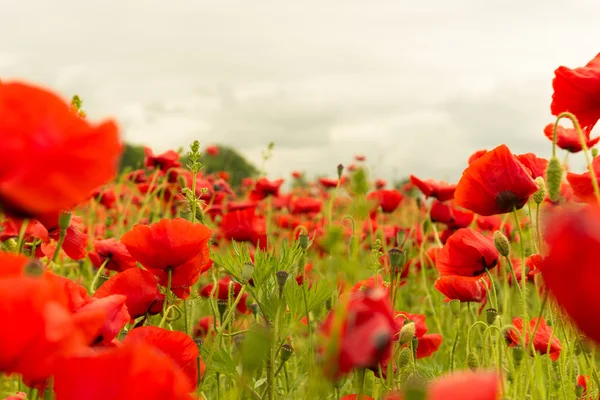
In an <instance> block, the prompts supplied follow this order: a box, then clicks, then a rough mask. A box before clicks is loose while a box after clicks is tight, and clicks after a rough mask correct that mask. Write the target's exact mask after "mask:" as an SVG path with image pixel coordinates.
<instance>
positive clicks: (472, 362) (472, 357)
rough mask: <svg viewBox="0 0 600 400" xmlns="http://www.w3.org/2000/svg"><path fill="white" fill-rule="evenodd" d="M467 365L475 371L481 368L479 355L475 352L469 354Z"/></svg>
mask: <svg viewBox="0 0 600 400" xmlns="http://www.w3.org/2000/svg"><path fill="white" fill-rule="evenodd" d="M467 367H469V369H470V370H471V371H473V372H475V371H476V370H477V368H479V357H477V354H475V353H469V354H467Z"/></svg>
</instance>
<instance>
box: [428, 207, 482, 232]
mask: <svg viewBox="0 0 600 400" xmlns="http://www.w3.org/2000/svg"><path fill="white" fill-rule="evenodd" d="M429 215H430V217H431V220H432V221H433V222H440V223H442V224H446V225H448V227H449V228H451V229H459V228H466V227H468V226H469V225H471V222H473V218H475V214H473V213H472V212H471V211H467V210H461V209H460V208H458V207H456V206H455V205H454V202H453V201H446V202H444V203H442V202H441V201H439V200H434V201H433V203H431V210H430V212H429Z"/></svg>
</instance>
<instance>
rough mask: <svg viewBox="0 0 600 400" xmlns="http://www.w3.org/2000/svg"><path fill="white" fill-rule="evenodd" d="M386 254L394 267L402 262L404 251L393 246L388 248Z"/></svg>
mask: <svg viewBox="0 0 600 400" xmlns="http://www.w3.org/2000/svg"><path fill="white" fill-rule="evenodd" d="M388 254H389V256H390V264H391V265H392V267H394V269H395V268H398V267H399V266H401V265H402V264H404V252H403V251H402V250H400V249H399V248H397V247H394V248H393V249H390V251H389V252H388Z"/></svg>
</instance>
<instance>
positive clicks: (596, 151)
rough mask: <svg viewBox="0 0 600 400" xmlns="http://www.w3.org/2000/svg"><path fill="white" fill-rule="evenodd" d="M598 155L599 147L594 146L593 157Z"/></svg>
mask: <svg viewBox="0 0 600 400" xmlns="http://www.w3.org/2000/svg"><path fill="white" fill-rule="evenodd" d="M597 155H598V149H597V148H595V147H594V148H593V149H592V157H594V158H596V156H597Z"/></svg>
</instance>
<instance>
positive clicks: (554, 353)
mask: <svg viewBox="0 0 600 400" xmlns="http://www.w3.org/2000/svg"><path fill="white" fill-rule="evenodd" d="M537 321H538V317H534V318H533V319H531V321H529V329H526V334H525V346H526V347H528V346H529V345H530V344H529V341H530V340H531V334H532V333H533V330H534V329H535V326H536V325H537ZM513 325H514V326H515V328H516V329H517V332H515V330H514V329H509V330H508V332H507V337H506V339H507V341H508V342H509V343H508V345H509V347H514V346H516V345H521V336H522V335H523V333H524V332H523V318H519V317H514V318H513ZM550 338H552V341H550ZM533 347H534V349H535V350H536V351H538V352H539V353H540V354H546V353H548V354H549V355H550V359H551V360H552V361H556V360H558V357H559V356H560V351H561V350H562V347H561V345H560V340H558V338H557V337H556V336H554V335H552V328H550V327H549V326H548V324H547V323H546V320H545V319H544V317H542V319H541V320H540V325H539V326H538V329H537V331H536V332H535V336H534V337H533Z"/></svg>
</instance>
